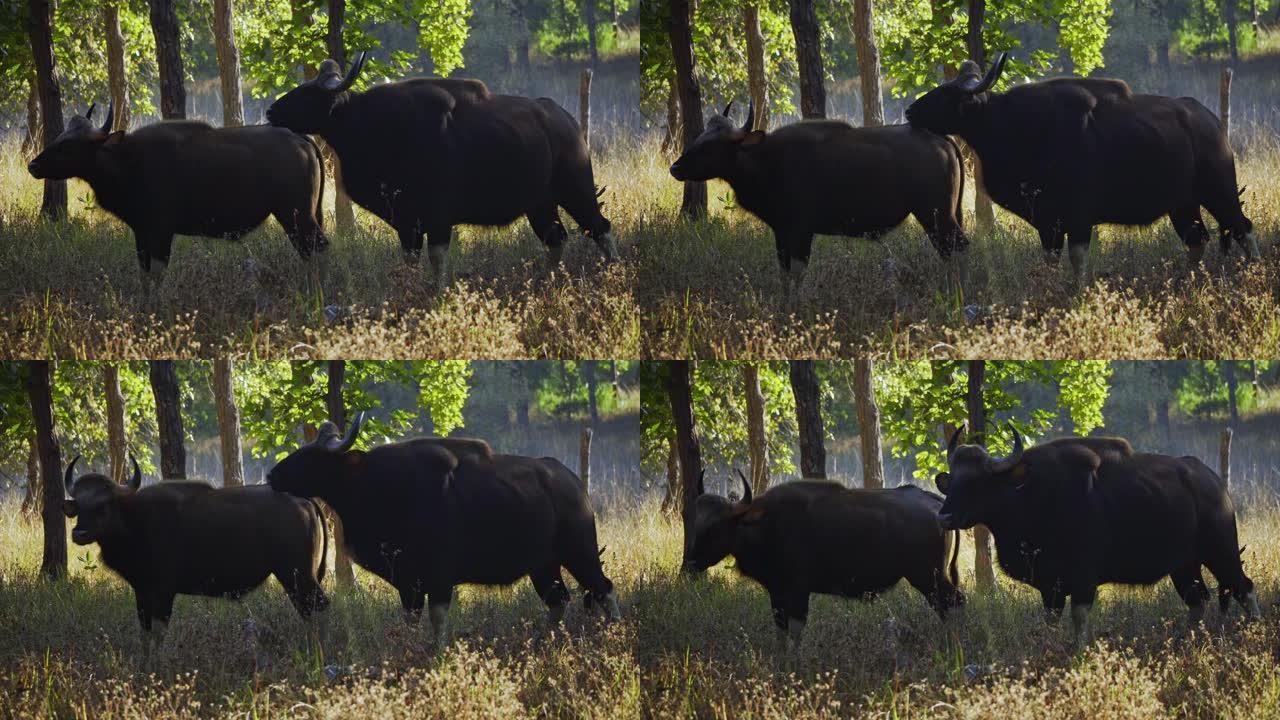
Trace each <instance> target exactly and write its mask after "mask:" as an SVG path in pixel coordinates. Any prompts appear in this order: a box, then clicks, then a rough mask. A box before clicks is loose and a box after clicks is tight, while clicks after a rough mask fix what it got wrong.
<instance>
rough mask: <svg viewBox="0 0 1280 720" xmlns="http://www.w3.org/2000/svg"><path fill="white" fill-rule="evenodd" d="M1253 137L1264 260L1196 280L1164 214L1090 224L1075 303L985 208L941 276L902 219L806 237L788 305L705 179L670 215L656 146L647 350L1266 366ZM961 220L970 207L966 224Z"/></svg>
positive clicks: (1245, 179) (1257, 148)
mask: <svg viewBox="0 0 1280 720" xmlns="http://www.w3.org/2000/svg"><path fill="white" fill-rule="evenodd" d="M1249 137H1251V138H1252V139H1251V140H1250V141H1248V143H1247V144H1246V145H1245V146H1244V148H1243V150H1242V151H1241V152H1240V157H1239V178H1240V184H1241V185H1242V186H1246V187H1247V189H1246V191H1245V194H1244V202H1245V208H1246V213H1247V214H1248V215H1249V216H1250V217H1251V219H1252V220H1253V222H1254V224H1255V228H1256V233H1257V236H1258V239H1259V243H1260V245H1261V249H1262V255H1263V259H1262V261H1261V262H1256V263H1253V264H1251V265H1249V266H1245V264H1244V262H1243V260H1242V259H1241V257H1240V252H1239V250H1236V252H1235V254H1234V255H1233V256H1232V257H1228V258H1225V259H1224V258H1223V257H1222V256H1221V254H1220V253H1219V252H1218V251H1217V245H1216V242H1214V243H1213V244H1212V245H1211V247H1210V250H1209V252H1208V253H1206V261H1205V263H1204V265H1203V266H1202V267H1200V268H1192V267H1189V265H1188V262H1187V260H1186V252H1185V250H1184V249H1183V246H1182V243H1181V241H1180V240H1179V239H1178V238H1177V237H1176V235H1175V234H1174V232H1173V230H1172V228H1171V227H1170V225H1169V223H1168V221H1167V220H1162V221H1160V222H1158V223H1156V224H1155V225H1153V226H1151V227H1149V228H1123V227H1112V226H1104V227H1102V228H1101V230H1100V239H1099V241H1097V242H1094V243H1092V245H1091V247H1090V257H1089V267H1090V271H1091V274H1092V279H1091V282H1090V284H1088V285H1087V286H1086V287H1085V288H1083V289H1082V290H1081V291H1080V292H1079V293H1076V292H1075V291H1074V289H1073V287H1072V284H1071V281H1070V273H1069V263H1067V262H1066V261H1065V260H1064V261H1063V262H1062V263H1061V266H1059V267H1051V266H1048V265H1046V263H1045V262H1044V259H1043V253H1042V251H1041V249H1040V243H1039V240H1038V238H1037V236H1036V235H1035V233H1034V231H1033V230H1032V229H1031V228H1030V226H1028V225H1027V224H1026V223H1025V222H1022V221H1021V220H1019V219H1017V218H1014V217H1012V216H1010V215H1008V214H1006V213H1004V212H1003V211H998V215H997V228H996V229H994V230H992V231H990V232H987V233H977V232H975V233H972V237H971V240H972V245H971V246H970V250H969V252H968V254H967V255H968V257H967V258H965V260H963V261H953V262H952V263H950V264H949V263H946V262H944V261H942V260H940V259H939V258H938V257H937V255H936V253H935V252H934V251H933V249H932V247H931V246H930V245H929V244H928V242H927V240H926V239H925V237H924V233H923V231H922V230H921V229H920V227H919V225H918V224H916V223H915V222H914V221H910V220H909V221H908V222H907V223H905V224H904V225H903V226H902V227H900V228H898V229H897V230H895V231H893V232H891V233H890V234H888V235H887V236H886V237H885V238H883V239H882V240H881V241H879V242H868V241H864V240H851V239H846V238H831V237H825V236H820V237H819V238H817V240H816V241H815V249H814V253H813V258H812V261H811V262H810V263H809V266H808V269H807V272H806V276H805V278H804V281H803V282H802V284H801V286H800V287H799V289H798V290H796V291H794V292H793V294H792V295H791V296H790V297H789V298H788V297H787V296H786V295H785V293H784V291H783V287H782V280H781V276H780V273H779V271H778V269H777V263H776V260H775V256H774V247H773V236H772V233H770V231H769V230H768V228H767V227H766V226H765V225H764V224H763V223H761V222H760V221H759V220H757V219H756V218H755V217H754V216H751V215H750V214H749V213H747V212H745V211H742V210H729V209H728V207H727V206H728V205H729V204H731V202H732V197H731V191H730V190H729V187H728V185H726V184H724V183H721V182H719V181H716V182H713V183H711V184H710V186H709V188H708V189H709V194H710V196H711V198H712V202H711V205H712V208H711V215H710V217H709V218H708V219H706V220H702V221H698V222H692V223H690V222H687V221H685V220H683V219H681V218H679V217H678V214H677V208H679V206H680V184H679V183H676V182H674V181H672V180H670V178H669V176H667V174H666V158H661V157H658V155H659V154H658V153H657V152H654V153H653V155H654V160H653V162H652V163H651V164H650V165H649V166H647V167H646V168H645V174H644V175H643V178H642V181H643V182H644V183H645V184H646V185H649V186H651V187H652V188H653V190H652V192H651V193H650V195H649V199H648V201H647V202H648V203H649V208H650V209H649V210H648V211H647V212H646V213H645V214H646V216H647V217H649V218H650V219H649V220H648V222H647V223H645V225H644V232H645V236H646V239H647V240H646V241H645V242H643V243H641V245H640V248H639V250H640V254H641V256H640V271H639V288H640V290H639V297H640V305H641V307H643V308H644V317H643V319H642V326H643V327H642V332H643V341H642V343H643V352H644V353H645V356H646V357H653V358H680V357H687V356H699V357H715V358H733V359H745V358H797V357H832V356H848V355H851V354H854V353H858V352H863V351H870V352H873V353H884V354H888V355H890V356H895V357H958V358H970V357H985V358H1022V359H1033V358H1034V359H1048V358H1128V359H1144V358H1183V357H1188V358H1197V357H1248V356H1261V357H1269V356H1271V355H1273V354H1274V353H1275V348H1276V347H1280V214H1278V213H1277V211H1276V207H1277V206H1278V205H1280V185H1278V184H1277V183H1276V182H1275V179H1276V178H1277V177H1280V139H1277V137H1276V136H1275V135H1274V134H1269V133H1267V132H1263V131H1258V132H1256V133H1253V134H1252V135H1250V136H1249ZM971 184H972V183H970V185H971ZM966 207H967V208H972V200H971V199H970V200H969V201H967V204H966ZM1206 219H1208V218H1207V216H1206ZM972 225H973V219H972V213H971V212H970V213H969V218H968V220H967V222H966V227H972ZM1211 227H1212V224H1211ZM1215 237H1216V233H1215ZM953 266H954V267H953ZM961 270H963V272H964V273H966V274H967V278H966V281H965V282H964V283H963V290H962V291H957V290H956V289H955V283H954V282H953V281H952V280H950V279H949V278H950V276H953V275H955V274H956V273H958V272H960V271H961Z"/></svg>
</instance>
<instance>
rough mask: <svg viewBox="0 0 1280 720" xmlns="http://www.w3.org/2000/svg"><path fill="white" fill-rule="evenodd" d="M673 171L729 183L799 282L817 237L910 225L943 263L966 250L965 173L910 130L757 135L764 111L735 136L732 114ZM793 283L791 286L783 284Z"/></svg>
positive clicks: (716, 122) (715, 122)
mask: <svg viewBox="0 0 1280 720" xmlns="http://www.w3.org/2000/svg"><path fill="white" fill-rule="evenodd" d="M732 105H733V103H730V104H729V106H727V107H725V109H724V114H722V115H712V116H711V117H710V118H709V119H708V120H707V129H706V131H705V132H703V133H702V135H701V136H699V137H698V139H697V140H696V141H694V143H693V144H692V145H691V146H690V147H688V148H685V151H684V154H683V155H681V156H680V158H679V159H677V160H676V161H675V164H673V165H672V166H671V175H672V177H674V178H675V179H677V180H681V181H706V180H711V179H713V178H720V179H723V180H725V181H727V182H728V183H729V186H730V187H732V188H733V194H734V197H735V198H736V200H737V202H738V204H739V205H741V206H742V207H743V208H744V209H746V210H747V211H749V212H750V213H751V214H753V215H755V216H756V217H758V218H760V219H761V220H762V221H764V223H765V224H766V225H768V226H769V229H771V230H773V235H774V244H775V246H776V249H777V252H778V263H779V264H780V265H781V266H782V271H783V273H784V276H785V275H786V274H787V273H788V271H790V275H791V279H794V280H796V281H798V280H799V279H800V278H801V276H802V275H803V273H804V268H805V265H806V264H807V263H808V262H809V254H810V251H811V249H812V247H813V236H814V234H815V233H821V234H824V235H845V236H849V237H870V238H877V237H879V236H880V235H882V234H884V233H886V232H888V231H889V230H891V229H893V228H895V227H897V226H898V225H899V224H901V223H902V221H903V220H906V218H907V216H908V215H911V216H913V217H915V219H916V220H918V221H919V222H920V224H921V225H922V226H924V230H925V233H926V234H927V235H928V237H929V240H930V241H931V242H932V243H933V245H934V247H935V248H937V250H938V253H939V254H940V255H941V256H942V257H944V258H945V257H948V256H949V255H950V254H951V253H952V252H953V251H956V250H964V249H965V248H966V247H967V246H968V244H969V241H968V240H967V239H966V238H965V235H964V231H963V230H962V229H961V217H962V216H961V212H960V199H961V198H962V197H963V195H964V168H963V165H962V164H961V161H960V151H959V149H958V148H957V147H956V145H955V143H954V142H952V141H951V140H950V139H949V138H946V137H942V136H939V135H934V134H933V133H930V132H925V131H921V130H916V129H913V128H911V127H910V126H907V125H891V126H887V127H875V128H855V127H853V126H852V125H849V124H848V123H844V122H839V121H835V120H805V121H802V122H798V123H795V124H793V125H787V126H785V127H781V128H778V129H777V130H774V131H773V132H771V133H767V134H766V133H765V132H764V131H762V130H752V129H751V127H752V122H753V120H754V117H755V107H754V106H749V107H748V109H747V121H746V122H745V123H744V124H743V125H742V127H734V125H733V123H731V122H730V121H729V109H730V107H732ZM784 279H785V277H784Z"/></svg>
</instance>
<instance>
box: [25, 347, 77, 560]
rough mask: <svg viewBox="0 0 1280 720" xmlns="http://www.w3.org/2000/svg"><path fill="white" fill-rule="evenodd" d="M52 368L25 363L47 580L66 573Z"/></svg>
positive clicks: (59, 450)
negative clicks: (34, 443)
mask: <svg viewBox="0 0 1280 720" xmlns="http://www.w3.org/2000/svg"><path fill="white" fill-rule="evenodd" d="M51 382H52V371H51V369H50V367H49V362H48V361H47V360H35V361H31V362H28V363H27V398H28V399H29V400H30V401H31V417H32V418H33V419H34V420H35V426H36V450H37V452H38V453H39V455H40V484H41V491H42V492H41V495H42V496H43V500H44V506H43V507H42V508H41V509H40V517H41V519H42V520H43V525H44V557H43V558H42V559H41V561H40V572H41V573H42V574H43V575H44V576H45V577H47V578H49V579H51V580H57V579H59V578H62V577H65V576H66V574H67V524H66V520H65V516H63V514H62V498H63V497H64V495H65V493H66V490H65V489H64V488H63V484H62V448H60V447H59V446H58V433H57V429H56V428H55V427H54V425H53V388H52V386H51Z"/></svg>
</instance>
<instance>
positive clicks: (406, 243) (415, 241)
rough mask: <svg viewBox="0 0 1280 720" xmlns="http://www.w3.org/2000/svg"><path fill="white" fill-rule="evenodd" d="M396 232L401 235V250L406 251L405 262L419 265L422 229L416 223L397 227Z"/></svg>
mask: <svg viewBox="0 0 1280 720" xmlns="http://www.w3.org/2000/svg"><path fill="white" fill-rule="evenodd" d="M396 234H397V235H399V236H400V251H401V252H402V253H404V262H405V264H406V265H417V264H418V258H419V256H421V255H422V230H421V229H419V228H418V226H417V225H416V224H414V225H404V226H401V227H398V228H396Z"/></svg>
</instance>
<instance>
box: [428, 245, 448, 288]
mask: <svg viewBox="0 0 1280 720" xmlns="http://www.w3.org/2000/svg"><path fill="white" fill-rule="evenodd" d="M448 256H449V247H448V246H447V245H428V246H427V259H428V260H430V261H431V279H432V280H434V281H435V284H436V289H437V290H440V289H443V288H444V278H445V260H446V258H448Z"/></svg>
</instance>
